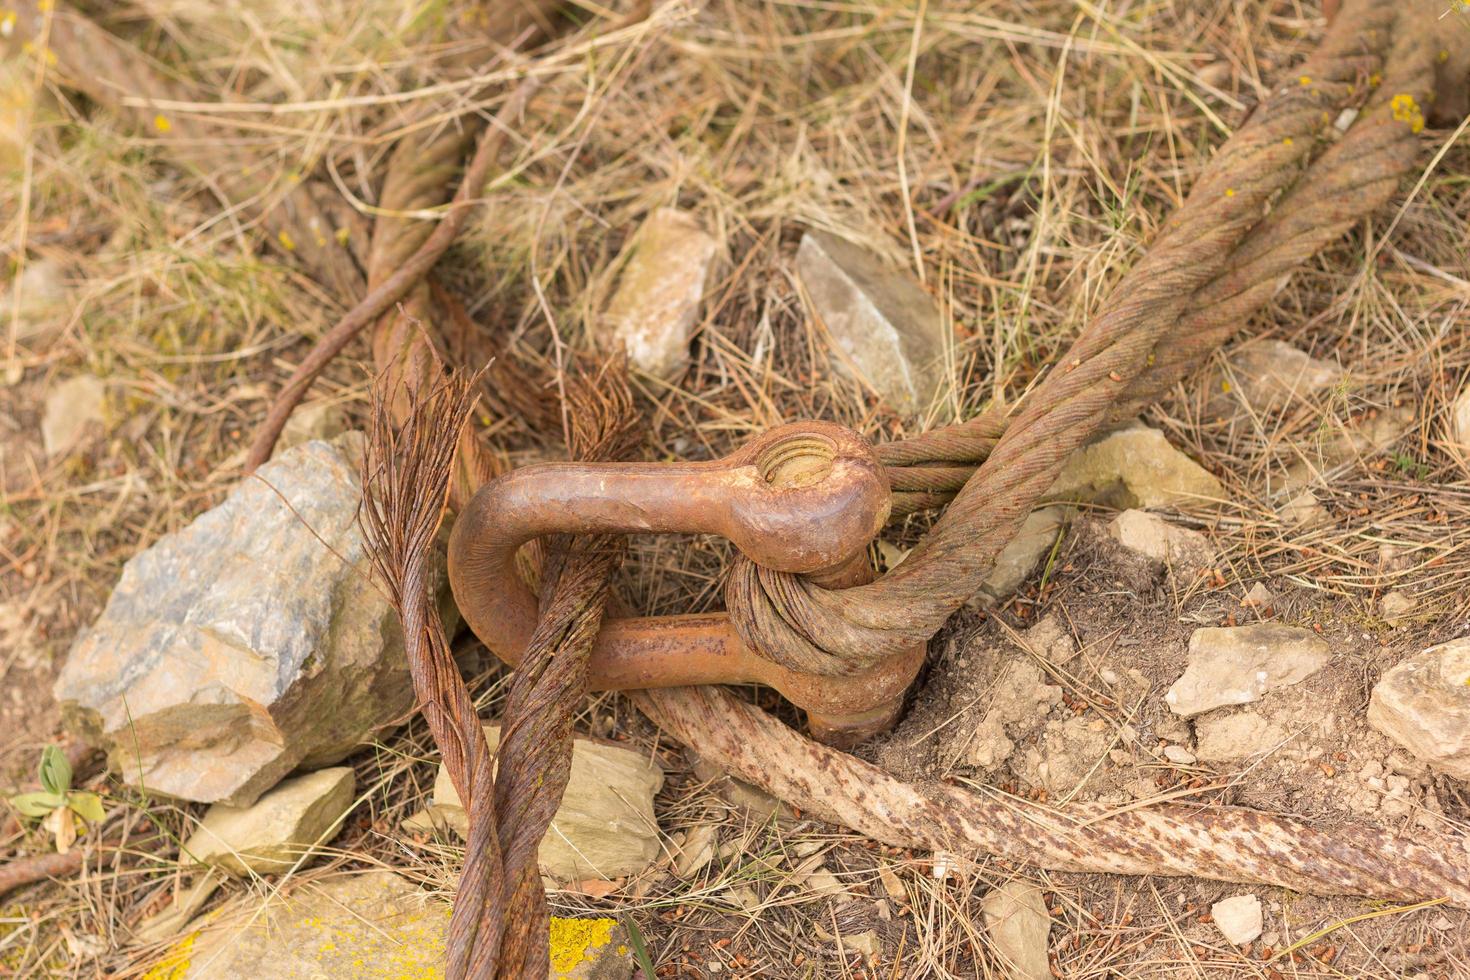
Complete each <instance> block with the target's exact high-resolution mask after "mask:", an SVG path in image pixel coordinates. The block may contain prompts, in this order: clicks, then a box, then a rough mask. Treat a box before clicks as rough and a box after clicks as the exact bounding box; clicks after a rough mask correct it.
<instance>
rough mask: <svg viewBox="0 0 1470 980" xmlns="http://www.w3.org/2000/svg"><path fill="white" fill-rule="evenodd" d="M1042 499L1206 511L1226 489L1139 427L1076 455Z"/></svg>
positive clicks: (1153, 432)
mask: <svg viewBox="0 0 1470 980" xmlns="http://www.w3.org/2000/svg"><path fill="white" fill-rule="evenodd" d="M1042 499H1043V500H1049V501H1066V502H1068V503H1089V504H1102V505H1103V506H1106V507H1116V508H1117V509H1119V510H1128V509H1130V508H1135V507H1190V506H1193V507H1205V506H1209V505H1210V504H1211V503H1213V502H1218V501H1220V500H1224V499H1225V488H1224V487H1223V486H1221V485H1220V481H1219V480H1217V479H1215V478H1214V477H1213V476H1211V475H1210V473H1209V471H1207V470H1206V469H1205V468H1204V467H1202V466H1200V465H1199V464H1198V463H1196V462H1195V461H1194V460H1192V459H1190V458H1189V457H1188V456H1186V455H1184V454H1183V453H1182V452H1180V451H1179V450H1177V449H1175V448H1174V447H1173V446H1171V445H1170V444H1169V440H1168V439H1165V438H1164V434H1163V433H1162V432H1160V431H1159V430H1157V429H1151V428H1149V427H1148V426H1144V425H1137V426H1132V427H1130V428H1126V429H1119V430H1117V431H1116V432H1110V433H1108V434H1107V435H1105V436H1103V437H1102V438H1101V439H1098V440H1096V441H1094V442H1092V443H1089V444H1088V445H1086V446H1083V447H1082V448H1081V449H1079V450H1077V451H1076V452H1075V453H1073V454H1072V455H1071V456H1070V457H1069V458H1068V459H1067V462H1066V464H1065V465H1064V466H1063V467H1062V472H1061V473H1060V474H1058V475H1057V479H1056V482H1054V483H1053V484H1052V485H1051V487H1050V488H1049V489H1048V490H1047V491H1046V493H1045V494H1044V495H1043V498H1042Z"/></svg>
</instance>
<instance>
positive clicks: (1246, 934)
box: [1210, 895, 1262, 946]
mask: <svg viewBox="0 0 1470 980" xmlns="http://www.w3.org/2000/svg"><path fill="white" fill-rule="evenodd" d="M1210 918H1212V919H1214V920H1215V928H1217V929H1219V930H1220V935H1222V936H1224V937H1225V938H1226V939H1227V940H1229V941H1230V942H1232V943H1234V944H1235V945H1237V946H1244V945H1245V944H1246V943H1248V942H1251V941H1252V940H1254V939H1256V938H1257V937H1258V936H1260V934H1261V925H1262V922H1261V900H1260V899H1259V898H1257V897H1256V896H1255V895H1232V896H1231V897H1230V898H1225V899H1221V900H1220V901H1218V902H1216V903H1215V904H1214V905H1211V906H1210Z"/></svg>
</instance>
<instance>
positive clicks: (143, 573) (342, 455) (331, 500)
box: [55, 433, 413, 806]
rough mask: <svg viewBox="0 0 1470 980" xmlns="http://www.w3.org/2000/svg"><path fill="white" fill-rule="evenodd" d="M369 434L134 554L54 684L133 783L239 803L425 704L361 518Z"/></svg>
mask: <svg viewBox="0 0 1470 980" xmlns="http://www.w3.org/2000/svg"><path fill="white" fill-rule="evenodd" d="M361 438H362V437H361V436H360V435H358V434H356V433H353V434H350V435H348V436H344V437H343V439H341V440H339V441H338V442H337V443H331V444H329V443H324V442H310V443H307V444H305V445H303V446H299V447H297V448H296V449H293V450H291V451H290V452H288V453H286V454H285V455H283V456H282V457H281V458H280V459H277V460H273V461H272V462H270V463H268V464H266V465H265V466H263V467H261V468H260V470H259V472H258V474H257V478H252V479H247V480H245V481H244V482H242V483H241V484H240V485H239V486H238V487H236V488H235V489H234V490H233V491H232V492H231V493H230V495H229V496H228V497H227V498H226V499H225V501H224V503H222V504H220V505H219V506H218V507H215V508H214V509H213V510H210V511H207V512H206V513H204V514H202V515H201V516H200V517H199V518H197V519H196V520H195V521H194V522H193V523H192V524H190V525H189V526H188V527H186V528H184V529H183V530H181V531H177V532H175V533H173V534H169V535H166V536H164V537H163V538H161V539H159V541H157V542H156V543H155V544H154V545H153V546H152V547H150V548H149V549H147V550H146V551H144V552H142V553H141V554H139V555H137V556H135V557H134V558H133V559H132V560H130V561H129V562H128V563H127V565H125V566H124V567H123V573H122V578H121V579H120V580H119V581H118V584H117V587H116V588H115V589H114V590H113V593H112V597H111V598H110V599H109V600H108V602H107V607H106V609H105V610H103V613H102V616H101V617H100V618H99V619H98V620H97V622H96V623H94V624H93V625H92V626H91V627H90V628H88V629H85V630H83V631H82V632H81V634H80V635H79V636H78V637H77V639H76V641H75V642H74V643H73V645H72V648H71V652H70V653H69V654H68V656H67V662H66V665H65V666H64V668H63V669H62V671H61V674H60V676H59V677H58V679H57V681H56V687H55V693H56V698H57V700H58V701H60V702H61V703H62V707H63V711H64V712H65V713H66V715H67V716H68V720H69V722H70V723H71V724H72V725H73V727H76V728H79V729H81V730H82V731H83V732H84V733H85V734H86V736H87V737H89V738H90V739H91V740H93V741H95V742H97V743H98V744H101V745H104V746H105V747H106V748H107V750H108V754H109V759H110V762H111V764H112V766H113V767H114V768H116V769H118V770H120V771H121V772H122V773H123V775H124V777H125V778H126V779H127V781H128V782H130V783H133V784H134V785H138V786H142V787H145V788H146V789H147V790H148V792H150V793H161V794H164V795H167V796H173V797H179V798H182V799H187V800H196V801H198V802H201V803H229V804H231V805H233V806H245V805H248V804H250V803H253V802H255V800H256V799H258V798H259V797H260V795H261V794H262V793H264V792H265V791H266V790H268V789H270V788H271V787H272V786H274V785H275V784H276V783H277V782H278V781H280V779H281V778H282V777H284V776H285V775H286V774H287V773H289V772H291V771H292V770H293V769H296V768H298V767H305V768H308V769H312V768H318V767H321V766H325V765H330V764H332V763H334V762H337V761H339V760H340V759H342V758H343V757H345V756H346V755H347V754H348V753H349V752H351V751H352V750H353V749H354V748H356V747H358V746H359V745H361V744H363V743H364V742H367V741H370V740H371V739H372V738H374V737H375V736H376V735H377V734H378V733H379V732H381V731H383V730H384V729H386V728H388V727H390V726H392V725H394V724H397V723H398V722H399V721H400V720H401V719H402V718H403V717H404V716H405V715H406V714H407V713H408V711H409V710H410V709H411V708H412V707H413V684H412V681H411V679H410V677H409V673H408V663H407V660H406V658H405V657H404V653H403V638H402V633H401V630H400V628H399V625H398V619H397V617H396V615H395V614H394V613H393V610H392V608H391V607H390V606H389V604H388V601H387V600H386V599H385V598H383V596H382V594H381V593H380V592H379V591H378V589H377V588H376V587H375V586H374V584H373V581H372V569H371V563H370V561H369V558H368V555H367V552H366V549H365V546H364V542H363V538H362V534H361V532H360V530H359V529H358V526H357V523H356V512H357V505H358V499H359V495H360V489H359V484H358V464H357V462H356V455H357V453H359V452H360V451H361V450H360V447H361ZM278 494H279V495H278ZM282 497H284V498H285V500H286V501H290V506H289V507H288V506H287V504H286V503H285V502H283V500H282Z"/></svg>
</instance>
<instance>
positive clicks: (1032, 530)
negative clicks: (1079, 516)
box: [975, 507, 1074, 606]
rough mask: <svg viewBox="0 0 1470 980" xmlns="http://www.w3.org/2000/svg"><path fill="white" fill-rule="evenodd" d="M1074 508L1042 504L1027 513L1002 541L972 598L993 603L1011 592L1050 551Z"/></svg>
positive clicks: (1001, 599) (1000, 600)
mask: <svg viewBox="0 0 1470 980" xmlns="http://www.w3.org/2000/svg"><path fill="white" fill-rule="evenodd" d="M1073 514H1074V510H1073V509H1072V508H1071V507H1043V508H1041V509H1040V510H1034V511H1032V512H1031V513H1030V514H1029V515H1027V517H1026V520H1025V522H1024V523H1023V524H1022V525H1021V529H1020V530H1019V531H1017V532H1016V536H1015V537H1013V538H1011V540H1009V541H1007V542H1006V546H1005V547H1004V548H1002V549H1001V552H1000V554H999V555H998V556H997V557H996V559H995V567H994V568H992V569H991V570H990V574H989V575H988V576H986V578H985V584H984V585H982V586H980V594H979V595H977V596H976V597H975V598H976V600H977V601H978V602H979V603H980V605H982V606H994V605H995V604H997V603H1000V602H1004V601H1006V600H1007V599H1009V598H1010V597H1011V596H1013V595H1015V593H1016V590H1017V589H1019V588H1020V587H1021V586H1022V585H1023V584H1024V583H1025V582H1026V580H1027V579H1029V578H1030V577H1031V575H1032V573H1034V572H1035V571H1036V569H1037V567H1038V566H1040V564H1041V562H1042V560H1043V559H1045V558H1046V556H1047V555H1049V554H1051V550H1052V548H1053V547H1054V546H1055V545H1056V543H1057V535H1059V534H1061V533H1062V532H1063V531H1065V530H1066V529H1067V524H1068V522H1070V521H1071V520H1072V515H1073Z"/></svg>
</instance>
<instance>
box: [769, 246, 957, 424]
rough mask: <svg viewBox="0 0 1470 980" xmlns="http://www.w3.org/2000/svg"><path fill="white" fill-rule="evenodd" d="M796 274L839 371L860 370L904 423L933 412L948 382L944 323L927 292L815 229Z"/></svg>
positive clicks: (873, 258)
mask: <svg viewBox="0 0 1470 980" xmlns="http://www.w3.org/2000/svg"><path fill="white" fill-rule="evenodd" d="M796 269H797V272H798V273H799V274H800V276H801V282H802V285H803V286H804V287H805V288H806V291H807V294H808V295H810V296H811V299H812V304H813V305H814V306H815V307H816V312H817V316H819V317H820V318H821V320H822V323H823V324H824V325H825V326H826V328H827V332H828V333H829V334H830V335H831V337H832V342H833V343H834V344H836V345H837V348H838V352H839V354H838V356H835V357H834V358H833V362H834V364H836V365H837V366H839V367H841V368H843V369H844V370H855V371H856V372H857V374H858V375H860V376H861V378H862V379H863V380H865V381H867V382H868V384H870V385H872V386H873V390H874V391H876V392H877V393H878V394H879V395H880V396H881V397H882V398H883V399H884V401H886V402H888V403H889V404H890V405H891V406H892V407H893V408H894V409H896V410H897V411H899V412H901V413H903V414H905V415H909V414H913V413H914V412H920V411H923V410H924V409H926V408H928V407H929V406H930V404H932V403H933V401H934V399H935V397H936V396H937V395H938V393H939V390H940V386H941V382H942V380H943V370H942V369H943V359H944V321H943V319H942V318H941V317H940V315H939V309H938V308H937V307H936V306H935V305H934V300H933V299H931V298H930V296H929V294H928V293H926V292H925V291H924V288H923V287H922V286H920V285H919V284H918V283H917V282H916V281H914V280H913V279H911V278H909V277H908V276H907V275H904V274H903V273H901V272H898V271H897V270H894V269H891V268H889V267H888V265H886V264H885V263H884V262H883V261H882V260H880V259H879V258H878V257H877V256H876V255H874V254H872V253H871V252H869V251H867V250H866V249H864V248H861V247H860V246H858V245H854V244H853V243H852V242H849V241H848V240H847V239H845V238H839V237H837V236H836V235H830V234H828V233H826V232H824V231H818V230H816V229H812V230H811V231H808V232H807V233H806V234H805V235H803V236H802V239H801V245H800V246H799V247H798V248H797V250H796Z"/></svg>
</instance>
